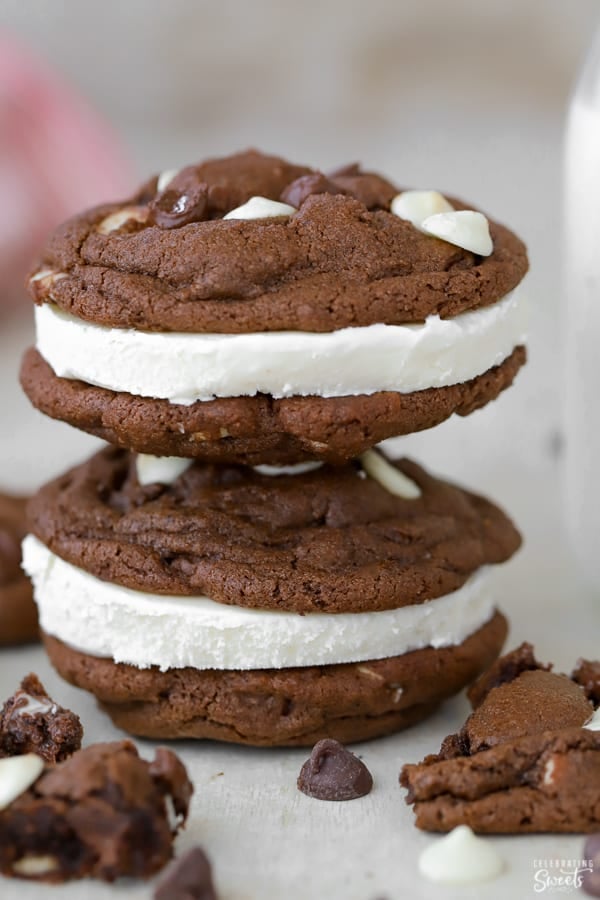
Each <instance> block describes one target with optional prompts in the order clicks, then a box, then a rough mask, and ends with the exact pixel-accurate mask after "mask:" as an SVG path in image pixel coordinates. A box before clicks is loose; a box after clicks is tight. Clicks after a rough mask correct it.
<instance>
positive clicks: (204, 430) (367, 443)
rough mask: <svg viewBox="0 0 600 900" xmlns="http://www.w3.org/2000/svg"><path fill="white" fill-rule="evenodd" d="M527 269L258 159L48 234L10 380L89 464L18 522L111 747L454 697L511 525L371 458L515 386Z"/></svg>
mask: <svg viewBox="0 0 600 900" xmlns="http://www.w3.org/2000/svg"><path fill="white" fill-rule="evenodd" d="M526 269H527V257H526V253H525V248H524V246H523V244H522V243H521V241H520V240H519V239H518V238H517V237H516V236H515V235H514V234H512V233H511V232H510V231H509V230H508V229H507V228H505V227H503V226H501V225H499V224H497V223H495V222H492V221H489V220H488V219H487V218H486V217H485V216H484V215H482V214H481V213H480V212H477V211H475V210H472V209H469V208H466V207H465V205H464V204H461V203H459V202H458V201H456V200H454V199H449V198H446V197H443V196H442V195H440V194H438V193H436V192H433V191H402V190H400V189H399V188H398V187H396V186H395V185H393V184H392V183H390V182H389V181H387V180H386V179H384V178H382V177H381V176H379V175H375V174H372V173H369V172H363V171H362V170H361V169H360V168H359V167H358V166H348V167H346V168H344V169H339V170H337V171H335V172H332V173H329V174H328V175H325V174H323V173H322V172H318V171H315V170H313V169H310V168H307V167H305V166H297V165H292V164H291V163H288V162H285V161H284V160H282V159H279V158H276V157H271V156H265V155H262V154H261V153H257V152H254V151H250V152H245V153H241V154H238V155H236V156H232V157H228V158H224V159H216V160H209V161H207V162H204V163H202V164H199V165H194V166H189V167H187V168H185V169H182V170H180V171H178V172H175V171H169V172H164V173H162V174H161V175H160V176H158V178H154V179H152V180H151V181H149V182H148V183H147V184H145V185H144V186H143V187H142V188H141V189H140V190H139V191H138V193H137V194H135V195H134V196H133V197H132V198H131V199H129V200H127V201H125V202H121V203H115V204H112V205H110V206H104V207H102V208H96V209H93V210H91V211H88V212H85V213H83V214H82V215H80V216H78V217H76V218H74V219H72V220H70V221H69V222H67V223H65V224H64V225H63V226H62V227H61V228H59V229H58V230H57V231H56V232H55V233H54V235H52V237H51V238H50V240H49V242H48V244H47V246H46V249H45V252H44V255H43V259H42V261H41V263H40V265H39V266H38V268H37V269H36V271H35V272H34V273H33V274H32V276H31V279H30V289H31V293H32V295H33V298H34V300H35V302H36V325H37V339H36V346H35V348H32V349H30V350H29V351H28V352H27V354H26V356H25V359H24V362H23V367H22V373H21V377H22V383H23V386H24V388H25V391H26V393H27V394H28V396H29V397H30V399H31V400H32V402H33V403H34V405H35V406H37V407H38V408H39V409H40V410H42V411H43V412H44V413H46V414H47V415H50V416H53V417H54V418H58V419H62V420H63V421H66V422H68V423H70V424H72V425H74V426H75V427H78V428H81V429H84V430H85V431H88V432H90V433H92V434H95V435H99V436H100V437H102V438H104V439H105V440H107V441H108V442H110V444H111V445H112V446H109V447H107V448H106V449H104V450H102V451H100V452H99V453H98V454H96V455H95V456H94V457H92V459H90V460H89V461H87V462H85V463H84V464H83V465H80V466H78V467H77V468H75V469H72V470H71V471H69V472H67V473H66V474H64V475H62V476H61V477H59V478H57V479H56V480H55V481H53V482H51V483H50V484H48V485H46V486H45V487H43V488H42V489H41V491H40V492H39V493H38V494H37V496H36V497H35V498H34V500H33V501H32V503H31V506H30V527H31V532H32V533H31V534H30V535H29V536H28V537H27V538H26V541H25V545H24V560H25V567H26V569H27V571H28V573H29V574H30V575H31V577H32V579H33V582H34V586H35V596H36V601H37V604H38V609H39V615H40V624H41V629H42V634H43V639H44V642H45V645H46V648H47V651H48V654H49V656H50V659H51V660H52V662H53V664H54V665H55V667H56V668H57V670H58V671H59V672H60V673H61V675H62V676H63V677H65V678H66V679H67V680H68V681H70V682H72V683H73V684H76V685H78V686H80V687H83V688H86V689H88V690H90V691H92V692H93V693H94V694H95V695H96V696H97V698H98V700H99V701H100V703H101V705H102V706H103V708H104V709H106V711H107V712H108V713H109V714H110V716H111V717H112V718H113V720H114V721H115V722H116V723H117V724H118V725H119V726H121V727H123V728H124V729H126V730H127V731H129V732H131V733H133V734H137V735H143V736H147V737H155V738H161V739H164V738H179V737H195V738H217V739H221V740H226V741H233V742H238V743H247V744H256V745H294V744H311V743H313V742H314V741H315V740H317V739H319V738H322V737H325V736H327V737H334V738H337V739H339V740H343V741H355V740H362V739H365V738H370V737H375V736H377V735H382V734H386V733H389V732H392V731H395V730H398V729H401V728H404V727H406V726H407V725H410V724H412V723H414V722H416V721H418V720H419V719H421V718H423V717H424V716H426V715H427V714H428V713H429V712H430V711H431V710H433V709H434V708H435V707H436V706H437V705H438V704H439V702H440V701H441V700H443V699H444V698H446V697H448V696H449V695H451V694H454V693H456V692H458V691H459V690H460V689H461V688H462V687H463V686H464V685H465V684H467V683H469V682H471V681H473V680H474V678H475V677H476V676H477V675H478V674H479V673H480V672H481V671H482V670H483V669H485V668H486V667H487V666H489V665H490V663H491V662H492V661H493V660H494V659H495V657H496V656H497V655H498V653H499V651H500V649H501V647H502V644H503V642H504V638H505V635H506V621H505V619H504V617H503V616H502V614H501V613H500V612H499V611H498V610H497V609H496V606H495V601H494V596H493V593H494V591H493V586H494V567H495V566H496V565H497V564H499V563H502V562H504V561H506V560H507V559H508V558H509V557H510V556H511V555H512V554H513V553H514V552H515V551H516V549H517V548H518V546H519V542H520V538H519V535H518V532H517V531H516V530H515V528H514V526H513V525H512V523H511V522H510V520H509V519H508V518H507V517H506V516H505V515H504V513H503V512H502V511H501V510H500V509H498V507H496V506H495V505H493V504H492V503H490V502H489V501H488V500H486V499H484V498H482V497H480V496H477V495H475V494H473V493H470V492H469V491H466V490H462V489H460V488H458V487H456V486H454V485H451V484H448V483H447V482H444V481H442V480H440V479H438V478H435V477H433V476H431V475H429V474H428V473H427V472H425V471H424V470H423V469H422V468H421V467H420V466H418V465H417V464H416V463H414V462H411V461H409V460H406V459H403V460H399V461H396V462H392V461H390V460H389V459H388V458H387V457H386V456H385V455H384V454H383V453H382V452H381V451H379V450H376V449H373V447H374V445H375V444H377V443H378V442H380V441H382V440H383V439H385V438H388V437H392V436H397V435H402V434H408V433H410V432H414V431H418V430H421V429H425V428H430V427H431V426H433V425H436V424H438V423H439V422H441V421H443V420H444V419H446V418H448V417H449V416H450V415H452V414H453V413H455V412H456V413H459V414H460V415H466V414H468V413H470V412H472V411H473V410H475V409H477V408H479V407H481V406H483V405H485V404H486V403H487V402H489V401H490V400H493V399H494V398H495V397H496V396H497V395H498V394H499V393H500V392H501V391H502V390H503V389H504V388H506V387H508V386H509V385H510V384H511V383H512V380H513V378H514V376H515V374H516V372H517V371H518V369H519V367H520V366H521V365H522V364H523V362H524V360H525V351H524V347H523V341H524V328H525V326H524V314H525V310H524V300H523V297H522V295H521V293H520V291H519V288H518V285H519V282H520V281H521V279H522V278H523V276H524V274H525V272H526Z"/></svg>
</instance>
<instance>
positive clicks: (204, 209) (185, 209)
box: [150, 168, 208, 229]
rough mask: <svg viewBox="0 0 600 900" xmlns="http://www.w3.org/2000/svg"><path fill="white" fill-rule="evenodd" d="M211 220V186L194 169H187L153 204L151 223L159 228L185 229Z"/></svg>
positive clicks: (151, 204)
mask: <svg viewBox="0 0 600 900" xmlns="http://www.w3.org/2000/svg"><path fill="white" fill-rule="evenodd" d="M207 218H208V185H207V184H205V182H203V181H199V179H198V176H197V175H196V173H195V172H194V171H193V169H190V168H188V169H183V170H182V171H181V172H179V173H178V174H177V175H176V176H175V177H174V178H173V180H172V181H170V182H169V184H168V185H167V186H166V188H165V189H164V190H163V191H161V193H160V194H157V196H156V197H154V199H153V200H152V201H151V202H150V221H151V222H153V223H154V224H155V225H158V227H159V228H166V229H168V228H181V227H182V226H183V225H190V224H191V223H192V222H203V221H204V220H205V219H207Z"/></svg>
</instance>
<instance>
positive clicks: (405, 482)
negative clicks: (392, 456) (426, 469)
mask: <svg viewBox="0 0 600 900" xmlns="http://www.w3.org/2000/svg"><path fill="white" fill-rule="evenodd" d="M360 462H361V465H362V467H363V469H364V470H365V472H366V473H367V475H368V476H369V477H370V478H372V479H373V481H376V482H377V483H378V484H380V485H381V487H382V488H385V490H386V491H389V493H390V494H393V495H394V496H395V497H402V498H403V499H404V500H416V498H417V497H420V496H421V489H420V487H419V486H418V484H415V482H414V481H412V480H411V479H410V478H408V477H407V476H406V475H405V474H404V472H401V471H400V470H399V469H397V468H396V467H395V466H393V465H392V464H391V463H390V462H389V461H388V460H387V459H386V458H385V456H382V455H381V453H378V452H377V451H376V450H366V451H365V452H364V453H363V454H362V456H361V457H360Z"/></svg>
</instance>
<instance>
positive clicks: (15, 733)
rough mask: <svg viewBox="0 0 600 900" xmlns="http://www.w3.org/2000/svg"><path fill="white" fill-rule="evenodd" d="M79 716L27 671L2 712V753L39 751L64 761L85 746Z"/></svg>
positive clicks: (56, 759)
mask: <svg viewBox="0 0 600 900" xmlns="http://www.w3.org/2000/svg"><path fill="white" fill-rule="evenodd" d="M82 737H83V728H82V725H81V722H80V720H79V716H76V715H75V713H73V712H71V711H70V710H68V709H64V708H63V707H62V706H59V705H58V704H57V703H55V702H54V700H52V698H51V697H49V696H48V693H47V692H46V689H45V688H44V685H43V684H42V683H41V681H40V680H39V678H38V677H37V675H33V674H30V675H27V677H26V678H24V679H23V681H22V682H21V686H20V688H19V690H18V691H16V693H15V694H14V695H13V696H12V697H10V698H9V699H8V700H7V701H6V703H5V704H4V706H3V707H2V711H1V712H0V757H6V756H19V755H21V754H23V753H35V754H36V755H37V756H41V757H42V759H44V760H46V762H49V763H56V762H61V761H62V760H64V759H67V757H69V756H71V754H73V753H75V751H76V750H79V748H80V747H81V739H82Z"/></svg>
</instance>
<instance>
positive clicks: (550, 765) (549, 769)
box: [542, 756, 556, 785]
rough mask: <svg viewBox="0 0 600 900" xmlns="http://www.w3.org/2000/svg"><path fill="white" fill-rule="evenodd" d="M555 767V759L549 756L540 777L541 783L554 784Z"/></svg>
mask: <svg viewBox="0 0 600 900" xmlns="http://www.w3.org/2000/svg"><path fill="white" fill-rule="evenodd" d="M555 768H556V761H555V759H554V757H553V756H551V757H550V759H549V760H548V762H547V763H546V765H545V767H544V777H543V779H542V784H545V785H550V784H554V769H555Z"/></svg>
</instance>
